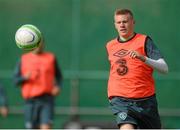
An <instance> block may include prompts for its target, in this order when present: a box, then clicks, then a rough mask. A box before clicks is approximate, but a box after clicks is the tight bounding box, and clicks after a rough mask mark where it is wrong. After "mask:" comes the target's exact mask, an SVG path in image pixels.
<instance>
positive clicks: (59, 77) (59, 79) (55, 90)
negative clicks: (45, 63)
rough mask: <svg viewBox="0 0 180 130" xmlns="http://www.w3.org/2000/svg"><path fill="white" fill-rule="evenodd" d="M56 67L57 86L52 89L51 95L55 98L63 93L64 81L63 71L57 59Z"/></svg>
mask: <svg viewBox="0 0 180 130" xmlns="http://www.w3.org/2000/svg"><path fill="white" fill-rule="evenodd" d="M54 67H55V85H54V88H53V89H52V92H51V94H52V95H53V96H57V95H58V94H59V93H60V91H61V87H62V79H63V77H62V73H61V70H60V68H59V66H58V62H57V59H55V64H54Z"/></svg>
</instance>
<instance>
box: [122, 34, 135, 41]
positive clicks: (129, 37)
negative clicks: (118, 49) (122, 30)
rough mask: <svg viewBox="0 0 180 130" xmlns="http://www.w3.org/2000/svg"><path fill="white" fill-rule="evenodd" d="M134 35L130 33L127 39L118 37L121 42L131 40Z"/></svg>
mask: <svg viewBox="0 0 180 130" xmlns="http://www.w3.org/2000/svg"><path fill="white" fill-rule="evenodd" d="M134 35H135V33H132V34H131V35H129V36H128V37H122V36H119V38H120V40H121V41H123V42H124V41H128V40H129V39H131V38H132V37H133V36H134Z"/></svg>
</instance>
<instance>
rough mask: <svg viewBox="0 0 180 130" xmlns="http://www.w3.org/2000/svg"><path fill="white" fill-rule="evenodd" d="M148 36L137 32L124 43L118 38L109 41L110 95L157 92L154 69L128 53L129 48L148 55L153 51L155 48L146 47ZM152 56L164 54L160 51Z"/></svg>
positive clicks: (137, 96) (144, 95)
mask: <svg viewBox="0 0 180 130" xmlns="http://www.w3.org/2000/svg"><path fill="white" fill-rule="evenodd" d="M147 38H148V37H147V36H145V35H142V34H136V35H135V36H134V37H133V38H131V39H130V40H129V41H126V42H125V43H122V42H121V41H119V40H118V39H117V38H116V39H113V40H111V41H110V42H108V43H107V45H106V48H107V52H108V59H109V62H110V65H111V68H110V74H109V81H108V97H111V96H122V97H127V98H143V97H148V96H151V95H153V94H154V93H155V87H154V80H153V77H152V73H153V69H152V68H151V67H149V66H148V65H146V64H145V63H143V62H142V61H140V60H138V59H132V58H130V56H129V54H128V51H129V50H135V51H138V52H139V53H140V54H142V55H144V56H148V55H147V51H148V54H150V53H152V52H153V51H154V50H150V49H148V48H146V46H147V45H148V44H146V41H147ZM150 40H151V39H150ZM148 46H149V45H148ZM153 47H154V46H153ZM154 48H156V47H154ZM155 52H157V51H155ZM152 54H153V53H152ZM148 57H149V56H148ZM152 57H154V58H153V59H159V58H161V57H162V56H161V54H160V52H159V51H158V53H157V54H155V55H152V56H151V58H152Z"/></svg>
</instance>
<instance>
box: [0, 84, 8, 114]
mask: <svg viewBox="0 0 180 130" xmlns="http://www.w3.org/2000/svg"><path fill="white" fill-rule="evenodd" d="M8 111H9V110H8V101H7V96H6V92H5V90H4V88H3V86H2V85H0V113H1V115H2V116H3V117H6V116H7V115H8Z"/></svg>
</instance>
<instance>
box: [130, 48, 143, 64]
mask: <svg viewBox="0 0 180 130" xmlns="http://www.w3.org/2000/svg"><path fill="white" fill-rule="evenodd" d="M129 55H130V57H131V58H133V59H134V58H137V59H139V60H141V61H142V62H145V61H146V57H145V56H143V55H141V54H140V53H138V52H137V51H134V50H130V51H129Z"/></svg>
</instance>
